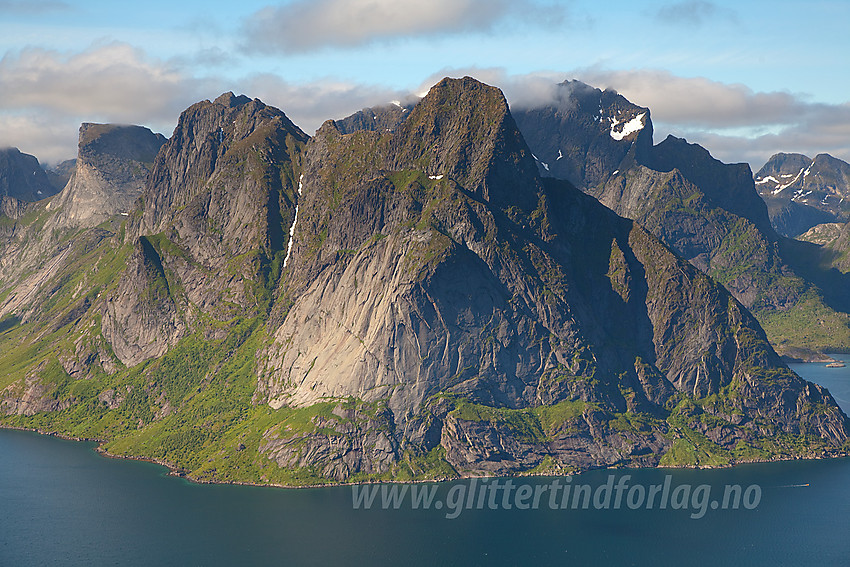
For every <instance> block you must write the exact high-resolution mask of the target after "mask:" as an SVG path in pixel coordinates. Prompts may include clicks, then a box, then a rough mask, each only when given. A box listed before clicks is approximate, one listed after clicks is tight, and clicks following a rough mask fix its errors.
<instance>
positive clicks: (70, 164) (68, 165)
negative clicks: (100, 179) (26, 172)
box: [44, 159, 77, 193]
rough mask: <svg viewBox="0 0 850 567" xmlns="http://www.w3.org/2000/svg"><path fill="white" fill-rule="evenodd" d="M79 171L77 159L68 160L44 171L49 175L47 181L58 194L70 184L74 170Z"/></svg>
mask: <svg viewBox="0 0 850 567" xmlns="http://www.w3.org/2000/svg"><path fill="white" fill-rule="evenodd" d="M75 169H77V160H76V159H66V160H65V161H62V162H59V163H57V164H56V165H54V166H51V167H47V168H46V169H45V170H44V171H45V173H47V180H48V181H49V182H50V184H51V185H53V189H54V190H55V191H56V192H57V193H58V192H59V191H61V190H62V189H64V188H65V186H66V185H67V184H68V181H69V180H70V179H71V175H73V173H74V170H75Z"/></svg>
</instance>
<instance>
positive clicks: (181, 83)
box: [0, 43, 214, 162]
mask: <svg viewBox="0 0 850 567" xmlns="http://www.w3.org/2000/svg"><path fill="white" fill-rule="evenodd" d="M209 86H210V85H209V84H207V82H206V81H199V80H196V79H192V78H190V77H187V76H186V75H184V74H183V73H181V72H180V71H179V70H177V69H173V68H171V67H170V66H169V65H168V64H166V63H163V62H162V61H159V60H156V59H151V58H148V57H146V56H145V54H144V53H143V52H141V51H140V50H137V49H134V48H132V47H130V46H128V45H126V44H121V43H111V44H107V45H100V46H95V47H92V48H90V49H88V50H86V51H84V52H80V53H62V52H58V51H54V50H46V49H37V48H28V49H24V50H21V51H19V52H17V53H13V54H7V55H5V56H4V57H3V58H2V59H0V91H2V92H3V96H2V97H0V146H16V147H18V148H20V149H21V151H24V152H27V153H31V154H34V155H36V157H38V158H39V159H40V160H41V161H45V162H55V161H58V160H62V159H67V158H70V157H74V155H75V154H76V138H77V130H78V128H79V126H80V123H82V122H118V123H134V124H143V125H146V126H149V127H152V128H154V129H159V130H167V131H166V132H165V133H166V134H167V135H168V134H170V128H171V127H173V124H174V123H175V121H176V117H177V115H178V114H179V112H180V111H181V110H183V109H184V108H185V107H186V106H188V105H189V104H191V103H192V102H195V101H196V100H198V98H199V97H200V94H201V92H204V91H207V90H209V88H208V87H209ZM213 92H214V91H213Z"/></svg>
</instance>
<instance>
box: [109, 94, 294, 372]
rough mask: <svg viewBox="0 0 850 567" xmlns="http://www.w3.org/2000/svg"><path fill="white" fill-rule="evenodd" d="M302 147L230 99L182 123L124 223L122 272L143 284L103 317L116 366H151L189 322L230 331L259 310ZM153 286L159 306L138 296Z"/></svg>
mask: <svg viewBox="0 0 850 567" xmlns="http://www.w3.org/2000/svg"><path fill="white" fill-rule="evenodd" d="M306 140H307V136H306V134H304V133H303V132H301V130H299V129H298V128H297V127H296V126H295V125H294V124H292V122H290V121H289V119H288V118H287V117H286V115H285V114H284V113H283V112H281V111H280V110H278V109H275V108H271V107H268V106H266V105H264V104H263V103H262V102H260V101H259V100H251V99H249V98H247V97H245V96H238V97H237V96H234V95H233V94H232V93H227V94H224V95H222V96H220V97H219V98H218V99H216V100H215V101H214V102H209V101H205V102H201V103H198V104H196V105H194V106H192V107H190V108H189V109H187V110H186V111H185V112H184V113H183V114H182V115H181V117H180V120H179V122H178V124H177V127H176V128H175V130H174V134H173V135H172V137H171V138H170V139H169V140H168V142H167V143H166V144H165V145H164V146H163V147H162V149H161V151H160V152H159V155H158V156H157V158H156V161H155V162H154V166H153V168H152V170H151V173H150V176H149V179H148V183H147V185H146V187H145V189H144V191H143V193H142V196H141V205H140V208H139V209H138V210H137V211H136V212H134V213H133V215H132V216H131V217H130V219H129V223H128V228H127V239H128V241H130V242H132V243H133V246H134V247H135V250H136V252H135V253H134V255H133V256H132V260H131V262H133V267H132V268H131V269H132V270H135V273H136V274H137V275H138V276H139V278H140V279H138V280H137V279H136V278H135V277H129V278H127V280H126V281H125V282H122V286H120V287H119V288H117V289H116V290H115V291H114V293H113V295H112V296H111V297H110V298H109V299H108V306H109V307H107V308H106V309H105V310H104V320H103V327H104V335H105V336H106V337H107V339H108V340H109V342H110V344H111V345H112V347H113V349H114V351H115V354H116V355H117V356H118V358H119V359H120V360H122V362H124V363H126V364H131V365H132V364H136V363H138V362H140V361H142V360H145V359H147V358H150V357H152V356H158V355H159V354H161V353H162V352H164V351H165V349H167V348H168V347H169V346H171V345H173V344H174V343H175V342H176V341H177V340H178V339H179V338H180V337H181V336H183V335H184V334H185V333H186V332H187V330H188V329H190V327H191V321H192V320H193V318H195V317H196V316H197V313H198V312H201V313H204V314H206V315H209V316H211V317H213V318H214V319H217V320H228V319H230V318H232V317H233V316H235V315H237V314H242V315H245V314H248V313H258V312H260V311H262V310H264V309H266V308H267V303H268V300H267V299H264V294H266V293H268V292H267V288H268V287H271V286H273V285H274V281H273V280H274V279H276V278H277V276H278V274H279V271H280V265H281V263H282V259H283V254H284V250H285V247H286V245H287V243H288V242H287V240H288V234H287V231H288V227H289V225H290V224H291V222H292V219H293V218H294V215H295V193H296V191H297V179H296V170H297V168H298V167H299V165H298V159H299V157H300V152H301V148H302V147H303V145H304V143H305V142H306ZM143 266H156V270H155V271H153V272H152V271H151V270H150V269H148V268H145V269H143ZM157 282H160V283H159V284H158V283H157ZM151 286H153V287H158V288H162V292H163V293H165V294H166V296H167V297H158V298H145V296H144V294H140V293H139V292H140V291H141V290H142V289H146V288H148V287H151ZM166 299H167V300H166ZM264 302H265V303H264ZM137 327H139V328H142V329H144V331H143V333H142V335H143V337H144V340H143V341H142V342H143V344H144V345H145V346H144V347H143V348H141V349H138V348H136V346H137V345H136V343H137V342H138V339H137V333H136V331H135V329H136V328H137Z"/></svg>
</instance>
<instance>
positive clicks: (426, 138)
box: [397, 77, 539, 208]
mask: <svg viewBox="0 0 850 567" xmlns="http://www.w3.org/2000/svg"><path fill="white" fill-rule="evenodd" d="M398 139H399V140H400V143H401V144H402V148H401V151H400V152H399V154H398V158H397V161H398V162H399V164H401V163H408V164H409V163H417V162H421V161H422V158H423V157H426V156H427V157H428V158H429V159H428V160H427V162H428V163H429V165H428V167H429V168H430V169H433V171H431V170H430V169H429V171H427V173H429V174H433V175H448V176H450V177H452V178H454V179H455V180H456V181H458V182H459V183H460V184H461V185H462V186H464V187H465V188H466V189H467V190H468V191H470V192H472V193H474V194H476V195H478V196H479V197H480V198H482V199H484V200H488V201H492V202H494V203H495V202H502V203H503V204H511V205H518V206H520V207H523V208H525V207H527V206H533V204H534V203H536V197H534V198H533V199H532V198H531V197H532V195H531V193H529V192H525V193H524V194H522V195H520V194H516V193H513V192H512V193H511V194H510V195H509V194H507V193H506V192H505V189H508V188H511V187H521V186H528V185H529V183H530V184H531V186H537V185H539V179H538V176H537V172H536V170H537V167H536V164H535V163H534V159H533V157H532V155H531V151H530V150H529V149H528V145H527V144H526V143H525V140H524V139H523V137H522V134H520V132H519V128H518V127H517V125H516V123H515V122H514V119H513V117H512V116H511V112H510V109H509V108H508V102H507V100H506V99H505V95H504V94H502V91H501V90H499V89H498V88H496V87H492V86H489V85H485V84H484V83H482V82H480V81H478V80H476V79H473V78H472V77H463V78H462V79H452V78H445V79H443V80H441V81H440V82H439V83H437V84H436V85H434V86H433V87H431V90H430V91H428V94H427V95H426V96H425V98H423V99H422V100H421V101H420V102H419V104H417V105H416V106H415V107H414V108H413V110H412V111H411V112H410V116H408V117H407V119H406V120H405V121H404V122H403V123H402V125H401V127H400V129H399V136H398ZM508 191H510V189H508Z"/></svg>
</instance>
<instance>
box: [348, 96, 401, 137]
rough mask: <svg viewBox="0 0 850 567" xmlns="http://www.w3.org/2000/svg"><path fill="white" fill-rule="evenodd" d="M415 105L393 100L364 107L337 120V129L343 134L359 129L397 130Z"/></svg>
mask: <svg viewBox="0 0 850 567" xmlns="http://www.w3.org/2000/svg"><path fill="white" fill-rule="evenodd" d="M412 108H413V105H410V104H407V105H402V104H401V103H400V102H393V103H390V104H385V105H383V106H374V107H371V108H364V109H363V110H360V111H358V112H355V113H354V114H352V115H351V116H347V117H345V118H343V119H340V120H335V121H334V124H336V127H337V129H338V130H339V131H340V132H341V133H343V134H350V133H352V132H356V131H358V130H369V131H373V132H375V131H377V132H386V131H392V130H395V129H396V128H397V127H398V125H399V124H401V122H402V121H404V119H405V118H407V113H408V112H410V110H411V109H412Z"/></svg>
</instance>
